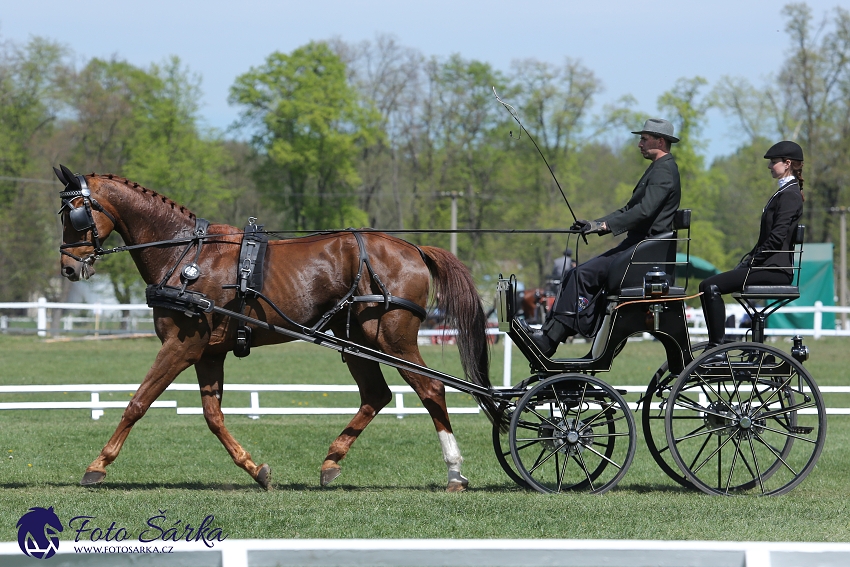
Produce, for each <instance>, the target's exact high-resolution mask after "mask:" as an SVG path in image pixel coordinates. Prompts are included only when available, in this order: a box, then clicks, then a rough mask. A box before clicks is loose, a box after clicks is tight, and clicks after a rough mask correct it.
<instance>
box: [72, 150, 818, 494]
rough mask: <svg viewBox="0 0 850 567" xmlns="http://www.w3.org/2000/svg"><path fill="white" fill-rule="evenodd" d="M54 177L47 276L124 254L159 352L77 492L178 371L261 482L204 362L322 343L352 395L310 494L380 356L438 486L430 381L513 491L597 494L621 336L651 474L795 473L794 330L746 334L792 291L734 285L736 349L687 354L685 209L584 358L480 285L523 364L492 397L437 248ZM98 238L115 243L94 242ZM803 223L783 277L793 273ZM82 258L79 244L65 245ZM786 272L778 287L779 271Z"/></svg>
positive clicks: (469, 323) (628, 408)
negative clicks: (297, 231)
mask: <svg viewBox="0 0 850 567" xmlns="http://www.w3.org/2000/svg"><path fill="white" fill-rule="evenodd" d="M56 174H57V176H58V177H59V179H60V180H61V181H62V182H63V183H64V184H65V189H64V191H63V192H62V193H61V199H62V203H63V204H62V209H61V210H60V213H63V215H64V216H63V228H64V236H63V240H64V242H63V244H62V245H61V247H60V250H61V252H62V256H61V258H62V273H63V275H64V276H65V277H68V278H70V279H84V278H86V277H88V276H89V275H90V274H91V273H93V270H94V262H95V261H96V260H97V259H98V258H99V257H101V256H103V255H105V254H109V253H113V252H120V251H129V252H130V253H131V254H132V255H133V259H134V261H135V262H136V265H137V267H138V268H139V270H140V273H141V275H142V277H143V278H144V279H145V280H146V282H147V283H148V284H149V285H148V288H147V300H148V304H149V305H151V306H152V307H153V308H154V318H155V326H156V330H157V334H158V336H159V337H160V339H161V341H162V343H163V347H162V349H161V350H160V353H159V354H158V356H157V360H156V362H155V363H154V365H153V366H152V368H151V370H150V371H149V372H148V375H147V376H146V377H145V379H144V381H143V382H142V384H141V385H140V387H139V389H138V391H137V392H136V394H135V395H134V397H133V399H132V400H131V402H130V404H129V405H128V407H127V410H126V411H125V412H124V414H123V415H122V418H121V423H120V424H119V425H118V427H117V429H116V431H115V434H114V435H113V436H112V438H111V439H110V440H109V442H108V443H107V445H106V446H105V447H104V449H103V450H102V451H101V454H100V455H99V456H98V458H97V459H96V460H95V461H94V462H93V463H92V464H91V465H90V466H89V467H88V468H87V470H86V472H85V474H84V476H83V479H82V482H81V484H83V485H93V484H97V483H100V482H102V481H103V480H104V478H105V476H106V466H107V465H109V464H110V463H111V462H112V461H114V459H115V458H116V457H117V455H118V452H119V451H120V448H121V446H122V445H123V443H124V440H125V439H126V437H127V435H128V434H129V431H130V429H131V428H132V426H133V424H134V423H135V422H136V421H137V420H138V419H140V418H141V417H142V416H143V415H144V413H145V411H146V410H147V408H148V407H150V404H151V403H152V402H153V400H155V399H156V397H157V396H159V395H160V394H161V393H162V392H163V391H164V390H165V388H166V387H167V386H168V384H170V383H171V381H173V380H174V378H175V377H176V376H177V375H178V374H179V373H180V372H181V371H182V370H184V369H186V368H188V367H190V366H193V365H194V366H195V369H196V372H197V374H198V382H199V387H200V391H201V396H202V401H203V409H204V416H205V418H206V420H207V423H208V425H209V427H210V429H211V430H212V431H213V433H214V434H215V435H216V436H218V437H219V439H220V440H221V442H222V444H223V445H224V446H225V447H226V448H227V450H228V452H229V453H230V455H231V457H232V458H233V460H234V462H235V463H236V464H237V465H238V466H240V467H241V468H243V469H244V470H245V471H246V472H248V474H250V475H251V477H252V478H253V479H254V480H255V481H257V482H258V483H259V484H260V485H261V486H263V487H264V488H269V487H270V474H271V469H270V467H269V466H268V465H267V464H257V463H254V461H253V460H252V459H251V456H250V455H249V454H248V453H247V451H245V450H244V449H243V448H242V447H241V445H239V443H238V442H237V441H236V440H235V439H234V438H233V436H232V435H231V434H230V433H229V432H228V430H227V429H226V427H225V426H224V417H223V414H222V412H221V395H222V392H223V390H224V376H223V362H224V358H225V356H226V355H227V354H228V353H229V352H234V353H235V354H236V355H237V356H245V355H247V354H248V353H249V352H250V349H251V347H256V346H262V345H264V344H272V343H277V342H286V341H291V340H303V341H306V342H311V343H314V344H316V345H318V346H323V347H327V348H331V349H334V350H337V351H339V352H340V353H341V356H342V359H343V361H344V362H345V363H346V364H347V365H348V366H349V369H350V371H351V373H352V375H353V377H354V379H355V381H356V382H357V383H358V386H359V387H360V394H361V407H360V411H358V413H357V415H356V416H355V417H354V418H353V419H352V421H351V422H350V423H349V426H348V427H347V428H346V429H345V430H344V431H343V432H342V434H340V436H339V437H338V438H337V439H336V440H335V441H334V442H333V443H332V444H331V446H330V449H329V452H328V455H327V457H326V458H325V461H324V462H323V464H322V468H321V483H322V485H327V484H329V483H330V482H332V481H333V480H334V478H336V476H338V475H339V474H340V466H339V461H340V460H342V458H343V457H344V456H345V454H346V453H347V451H348V450H349V448H350V447H351V445H352V443H354V441H355V440H356V438H357V435H359V433H360V432H362V430H363V429H364V428H365V427H366V425H368V423H369V422H370V421H371V420H372V419H373V418H374V416H375V415H376V414H377V413H378V412H379V411H380V409H381V408H383V407H384V406H386V405H387V404H388V403H389V402H390V399H391V393H390V391H389V389H388V387H387V386H386V382H385V381H384V380H383V376H382V374H381V371H380V366H381V365H386V366H391V367H394V368H396V369H397V370H398V371H399V372H400V373H401V375H402V377H403V378H404V379H405V380H406V381H407V382H408V383H409V384H410V385H411V386H412V387H413V388H414V390H415V391H416V393H417V394H418V395H419V397H420V398H421V399H422V401H423V405H425V407H426V408H427V409H428V412H429V413H430V415H431V417H432V420H433V421H434V424H435V428H436V430H437V434H438V437H439V439H440V443H441V446H442V449H443V457H444V460H445V462H446V464H447V467H448V484H447V490H449V491H453V490H463V489H465V488H466V486H467V482H468V481H467V479H466V478H465V477H463V476H462V474H461V472H460V465H461V463H462V457H461V456H460V452H459V449H458V448H457V444H456V442H455V441H454V437H453V435H452V431H451V425H450V422H449V418H448V412H447V410H446V406H445V399H444V394H445V386H451V387H453V388H456V389H458V390H461V391H464V392H467V393H469V394H472V395H473V396H474V397H475V398H476V400H477V401H478V403H479V404H480V405H481V407H482V408H483V409H484V411H485V413H486V414H487V415H488V417H489V418H490V419H491V421H492V422H493V429H492V440H493V446H494V449H495V452H496V457H497V459H498V461H499V463H500V465H501V466H502V468H503V469H504V471H505V473H506V474H507V475H508V476H509V477H510V478H511V479H513V480H514V481H515V482H516V483H517V484H519V485H521V486H523V487H528V488H531V489H534V490H537V491H540V492H563V491H568V490H570V491H585V492H590V493H603V492H606V491H607V490H610V489H611V488H613V487H614V486H616V485H617V483H618V482H619V481H620V480H621V479H622V478H623V477H624V475H625V474H626V472H627V470H628V468H629V466H630V464H631V462H632V459H633V457H634V454H635V449H636V443H637V428H636V422H635V418H634V416H633V409H634V408H633V405H630V404H629V403H627V402H626V400H625V398H624V393H625V392H621V391H618V390H617V389H615V388H613V387H611V386H610V385H609V384H608V383H607V382H606V381H603V380H602V379H600V378H599V377H598V376H597V375H598V374H599V373H603V372H607V371H609V370H610V369H611V366H612V362H613V360H614V358H615V357H616V356H617V355H618V354H619V352H620V351H621V350H622V348H623V347H624V346H625V342H626V340H627V339H628V338H629V337H630V336H632V335H635V334H642V333H649V334H650V335H652V336H653V337H654V338H655V339H657V340H658V341H659V342H660V343H661V344H662V345H663V346H664V349H665V352H666V355H667V361H666V362H665V363H664V364H663V365H662V366H661V367H660V368H659V369H658V371H657V372H656V373H655V374H654V375H653V376H652V377H651V379H650V380H649V384H648V385H647V388H646V390H645V392H644V394H643V396H641V398H640V400H639V401H638V403H637V407H638V408H639V412H640V421H641V425H642V430H643V433H644V438H645V441H646V444H647V447H648V449H649V452H650V454H651V455H652V457H653V458H654V459H655V461H656V462H657V463H658V465H659V466H660V467H661V469H662V470H663V471H664V472H665V473H666V474H668V475H669V476H670V477H671V478H673V479H674V480H675V481H676V482H678V483H679V484H681V485H683V486H687V487H693V488H696V489H699V490H701V491H703V492H706V493H709V494H738V493H750V492H752V493H755V494H762V495H775V494H782V493H785V492H787V491H789V490H791V489H792V488H794V487H795V486H796V485H797V484H799V483H800V482H802V480H803V479H804V478H805V477H806V476H807V475H808V474H809V473H810V472H811V470H812V469H813V468H814V466H815V464H816V462H817V460H818V457H819V456H820V453H821V451H822V449H823V445H824V440H825V435H826V413H825V409H824V403H823V398H822V397H821V394H820V392H819V390H818V388H817V385H816V384H815V382H814V380H813V378H812V377H811V375H810V374H809V372H808V371H807V370H806V369H805V368H804V367H803V362H804V361H805V360H806V359H807V358H808V350H807V348H806V347H805V346H803V344H802V339H801V338H799V337H795V338H794V347H793V349H792V350H791V353H790V355H789V354H788V353H786V352H784V351H782V350H780V349H777V348H775V347H773V346H770V345H766V344H764V327H765V321H766V320H767V318H768V317H769V316H770V314H771V313H773V312H775V311H776V310H777V309H779V308H780V307H781V306H782V305H785V304H787V303H788V302H789V301H792V300H793V299H795V298H796V297H798V296H799V289H798V287H797V286H796V285H794V286H745V288H744V290H743V292H741V293H740V294H735V296H734V297H735V299H736V300H738V301H739V302H740V303H741V304H742V305H743V306H744V308H745V309H746V310H747V312H748V313H749V314H750V317H751V320H752V326H751V331H750V333H748V335H749V338H750V340H748V341H744V342H734V343H729V344H723V345H721V346H719V347H716V348H713V349H710V350H707V351H705V352H703V351H704V348H705V345H704V344H695V345H692V344H691V342H690V337H689V334H688V327H687V324H686V318H685V300H686V299H688V296H687V295H686V291H685V290H686V287H687V282H686V284H685V286H682V287H680V286H678V285H677V282H676V280H675V272H676V270H675V266H676V263H677V262H676V251H677V249H678V248H679V247H682V246H684V247H685V248H686V249H689V242H690V211H687V210H684V211H679V213H678V214H677V215H676V222H675V225H674V231H673V232H670V233H668V234H662V235H658V236H655V237H652V238H649V239H647V240H644V241H642V242H641V243H639V244H638V245H637V246H636V247H635V248H634V249H633V250H632V253H631V255H629V256H626V257H625V258H624V260H623V263H622V265H620V266H615V267H614V268H613V269H612V270H611V273H612V274H617V279H616V281H609V285H608V286H606V289H607V290H608V295H607V296H606V297H605V304H606V310H605V315H604V318H603V319H602V322H601V326H600V328H599V330H598V332H597V333H596V334H595V337H594V338H593V341H592V345H591V347H590V350H589V352H588V353H587V354H586V355H585V356H583V357H581V358H568V359H559V358H554V359H553V358H548V357H546V356H544V355H543V354H542V353H541V352H540V351H539V350H538V349H537V347H536V346H535V345H534V343H533V342H532V341H531V340H530V339H529V338H528V336H527V334H526V332H525V330H524V327H523V325H521V324H520V322H519V320H518V319H517V318H516V317H515V315H516V311H517V306H516V305H515V303H516V299H515V298H516V295H515V290H514V285H515V279H514V278H513V277H508V278H502V277H500V278H499V281H498V286H497V306H498V308H499V309H498V312H499V315H498V316H499V326H500V328H501V330H503V331H505V332H506V333H507V334H508V335H509V336H510V337H511V339H512V340H513V341H514V343H516V345H517V346H518V348H519V350H520V351H521V352H522V353H523V355H524V356H525V357H526V359H527V360H528V362H529V365H530V370H531V372H530V376H529V377H528V378H526V379H525V380H523V381H521V382H520V383H519V384H517V385H515V386H513V387H509V388H495V387H492V386H491V385H490V382H489V377H488V356H487V340H486V336H485V333H484V329H485V325H486V323H485V316H484V312H483V308H482V306H481V302H480V299H479V298H478V295H477V291H475V288H474V283H473V282H472V279H471V277H470V275H469V273H468V271H467V270H466V268H465V267H464V266H463V264H461V263H460V262H459V261H458V260H457V259H456V258H455V257H454V256H453V255H451V254H449V253H448V252H446V251H443V250H440V249H437V248H433V247H426V246H422V247H417V246H414V245H412V244H410V243H408V242H405V241H403V240H400V239H396V238H394V237H391V236H389V235H387V234H384V233H379V232H376V231H371V230H368V229H359V230H354V229H348V230H345V231H338V232H333V233H321V234H317V235H313V236H311V237H307V238H300V239H292V240H286V241H275V242H272V241H269V240H268V238H267V235H266V234H265V232H264V231H263V230H262V227H260V226H258V225H256V223H254V222H249V224H248V226H246V227H245V229H244V230H235V229H233V227H227V226H225V225H211V224H210V223H209V222H207V221H205V220H203V219H199V218H197V217H195V216H194V215H193V214H191V213H190V212H189V211H187V210H185V208H184V207H180V206H179V205H177V204H176V203H174V202H173V201H171V200H170V199H168V198H167V197H164V196H162V195H160V194H158V193H156V192H154V191H150V190H148V189H145V188H144V187H142V186H140V185H138V184H137V183H132V182H130V181H129V180H126V179H123V178H118V177H115V176H112V175H95V174H91V175H88V176H83V175H77V174H73V173H71V172H70V170H68V169H67V168H65V167H64V166H63V167H62V169H61V170H56ZM112 231H117V232H119V233H120V234H121V236H122V238H123V239H124V242H125V245H124V246H121V247H117V248H112V249H105V248H104V247H103V245H102V242H103V240H105V238H106V237H107V236H108V234H109V233H110V232H112ZM802 236H803V229H802V227H800V228H799V229H798V231H797V233H796V238H797V242H798V244H799V248H798V249H797V251H796V252H795V253H794V256H795V265H794V266H793V269H794V270H795V272H796V277H797V280H799V267H800V257H801V255H802ZM80 249H82V250H83V251H84V252H80V251H79V250H80ZM429 282H432V283H433V285H434V286H436V290H437V291H436V294H435V295H436V297H437V299H438V302H440V308H441V309H442V310H443V311H444V313H446V314H447V316H448V317H449V319H450V320H453V321H454V322H455V324H456V326H457V328H458V330H459V333H458V336H457V342H458V346H459V351H460V355H461V361H462V363H463V366H464V374H465V378H459V377H455V376H451V375H449V374H446V373H443V372H439V371H437V370H434V369H431V368H428V367H427V366H425V364H424V361H423V360H422V359H421V356H420V355H419V353H418V347H417V345H416V331H417V329H418V328H419V325H420V323H421V322H422V321H423V320H424V319H425V318H426V311H425V308H424V307H425V304H426V303H427V298H428V294H429V285H430V284H429ZM797 283H798V282H797Z"/></svg>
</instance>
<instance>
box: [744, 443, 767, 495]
mask: <svg viewBox="0 0 850 567" xmlns="http://www.w3.org/2000/svg"><path fill="white" fill-rule="evenodd" d="M747 442H748V443H749V444H750V452H751V453H752V454H753V464H754V465H755V466H756V472H757V473H758V474H756V478H757V479H758V481H759V488H761V493H762V494H764V482H762V479H761V470H760V469H759V459H758V457H757V456H756V447H755V445H753V439H752V437H748V438H747ZM748 468H749V467H748ZM750 474H752V471H750Z"/></svg>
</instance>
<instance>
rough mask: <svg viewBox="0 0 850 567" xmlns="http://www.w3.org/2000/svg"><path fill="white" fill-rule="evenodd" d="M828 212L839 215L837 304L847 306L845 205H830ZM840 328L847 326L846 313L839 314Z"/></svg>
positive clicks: (846, 328) (845, 328)
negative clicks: (839, 248)
mask: <svg viewBox="0 0 850 567" xmlns="http://www.w3.org/2000/svg"><path fill="white" fill-rule="evenodd" d="M829 212H830V213H838V214H840V215H841V217H840V223H839V226H840V228H839V230H840V232H841V235H840V242H841V244H840V246H841V250H840V251H839V259H840V260H839V263H840V267H839V270H840V271H841V273H840V276H839V284H838V287H839V290H838V304H839V305H840V306H841V307H847V207H831V208H830V209H829ZM841 328H842V329H844V330H848V327H847V313H842V314H841Z"/></svg>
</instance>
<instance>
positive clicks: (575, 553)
mask: <svg viewBox="0 0 850 567" xmlns="http://www.w3.org/2000/svg"><path fill="white" fill-rule="evenodd" d="M127 543H132V542H127ZM124 549H131V548H130V547H129V546H127V547H124ZM170 552H171V553H170V554H169V555H161V554H153V553H131V552H127V551H122V545H116V544H114V543H103V542H98V543H89V542H86V543H85V544H84V545H83V544H75V543H74V542H72V541H68V540H61V541H60V542H59V549H58V552H57V553H56V555H54V556H53V557H51V558H50V559H49V560H48V561H46V562H44V564H45V565H53V566H57V567H76V566H84V565H86V566H87V565H110V566H112V567H124V566H127V567H129V566H146V565H151V566H154V565H192V566H195V567H205V566H209V567H213V566H216V567H219V566H220V567H272V566H280V567H285V566H291V567H295V566H300V567H331V566H334V567H349V566H352V567H353V566H362V565H371V566H374V567H379V566H393V567H401V566H418V567H503V566H504V567H512V566H516V565H535V566H538V567H550V566H551V567H554V566H558V567H580V566H587V565H598V566H604V567H706V566H711V567H799V566H800V565H807V566H809V567H846V566H847V565H850V544H848V543H800V542H734V541H731V542H730V541H651V540H605V539H600V540H564V539H534V540H519V539H487V540H481V539H472V540H461V539H374V540H370V539H346V540H343V539H241V540H239V539H232V540H231V539H226V540H224V541H221V542H215V547H214V548H212V549H210V548H207V547H206V546H205V545H204V544H203V542H197V543H194V542H193V543H186V542H175V545H174V546H173V549H170ZM37 563H38V560H35V559H29V558H27V557H24V555H23V553H21V550H20V548H19V547H18V544H17V542H7V543H0V564H3V565H9V566H10V567H11V566H14V565H21V566H23V565H35V564H37Z"/></svg>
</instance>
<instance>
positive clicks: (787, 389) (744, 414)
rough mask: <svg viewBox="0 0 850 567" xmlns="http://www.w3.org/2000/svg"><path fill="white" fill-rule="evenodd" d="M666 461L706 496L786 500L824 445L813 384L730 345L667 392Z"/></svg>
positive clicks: (750, 347) (753, 347)
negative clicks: (758, 496)
mask: <svg viewBox="0 0 850 567" xmlns="http://www.w3.org/2000/svg"><path fill="white" fill-rule="evenodd" d="M665 429H666V435H667V443H668V446H669V447H670V456H671V457H672V458H673V460H674V461H675V462H676V465H677V466H678V467H679V468H680V469H681V470H682V473H684V475H685V477H687V479H688V481H690V482H691V484H693V485H694V486H695V487H697V488H699V489H700V490H702V491H703V492H705V493H708V494H724V495H729V494H741V493H753V494H761V495H778V494H784V493H786V492H788V491H789V490H791V489H792V488H794V487H795V486H797V485H798V484H800V482H802V481H803V479H804V478H806V476H807V475H808V474H809V473H810V472H811V471H812V469H813V468H814V466H815V464H816V463H817V460H818V457H820V454H821V451H822V450H823V445H824V440H825V437H826V408H825V407H824V403H823V397H822V396H821V394H820V391H819V390H818V387H817V384H815V381H814V379H813V378H812V376H811V375H810V374H809V373H808V371H807V370H806V369H805V368H803V366H802V364H800V363H799V362H798V361H797V360H795V359H794V358H792V357H791V356H790V355H789V354H787V353H785V352H783V351H781V350H779V349H777V348H774V347H772V346H768V345H765V344H761V343H731V344H728V345H723V346H721V347H718V348H715V349H712V350H710V351H707V352H705V353H704V354H702V355H700V356H699V357H697V358H696V360H694V361H693V362H692V363H691V364H689V365H688V366H687V367H686V368H685V370H684V371H683V372H682V373H681V374H680V375H679V378H678V379H677V380H676V382H675V383H674V384H673V387H672V388H671V389H670V394H669V397H668V403H667V410H666V415H665Z"/></svg>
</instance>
